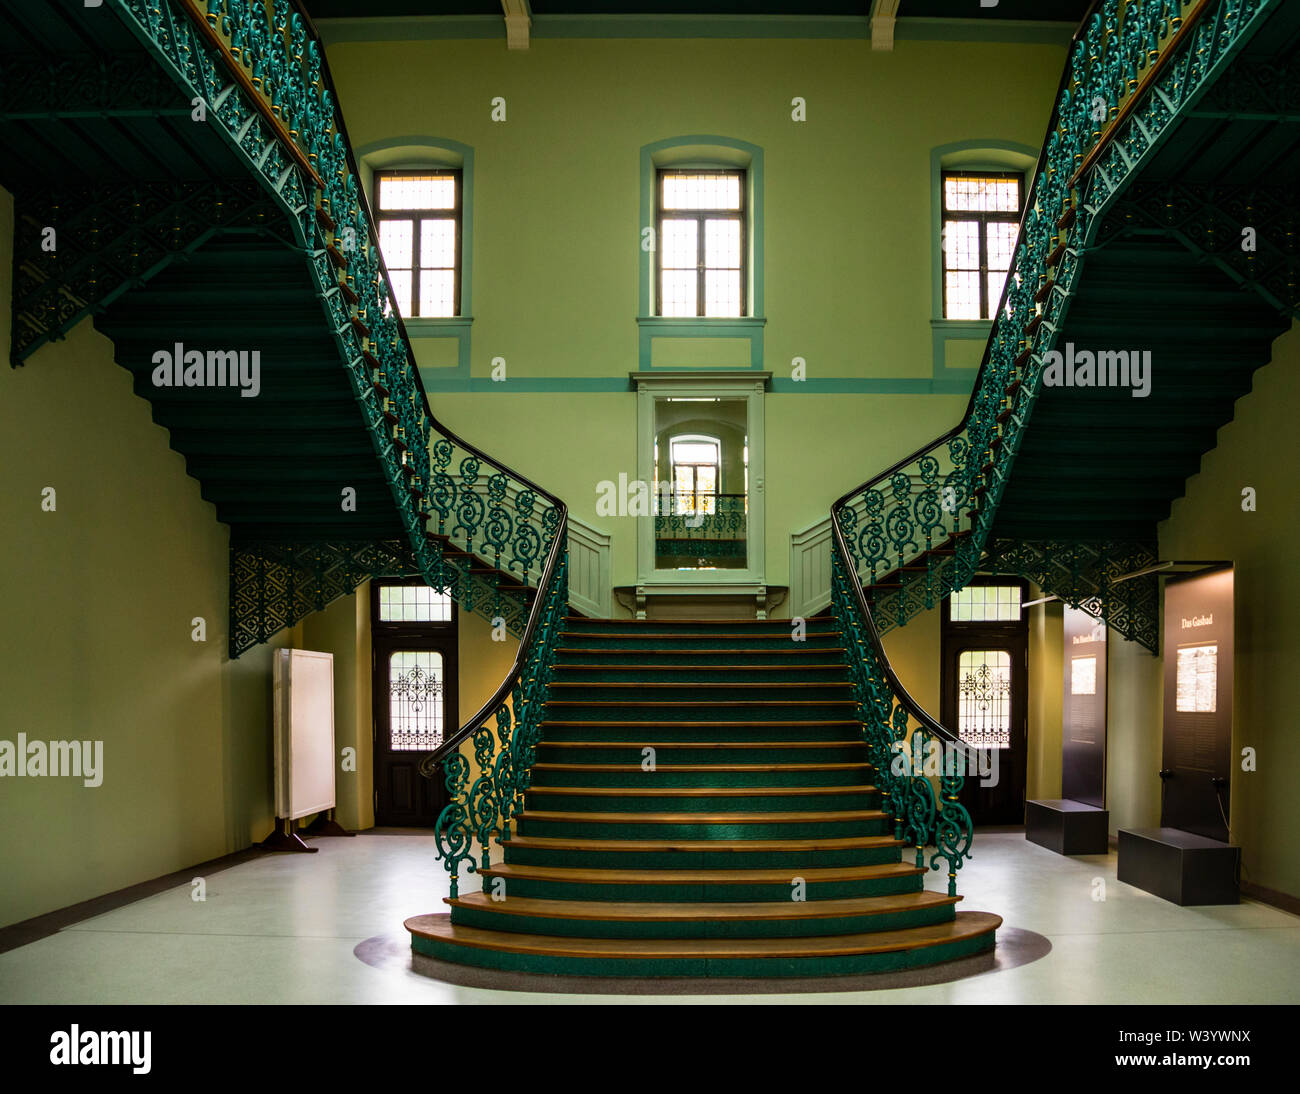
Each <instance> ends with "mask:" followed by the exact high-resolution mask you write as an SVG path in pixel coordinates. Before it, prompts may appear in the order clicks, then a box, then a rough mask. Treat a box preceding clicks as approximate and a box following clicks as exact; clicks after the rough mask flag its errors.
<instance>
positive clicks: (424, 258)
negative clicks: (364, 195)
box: [375, 170, 461, 319]
mask: <svg viewBox="0 0 1300 1094" xmlns="http://www.w3.org/2000/svg"><path fill="white" fill-rule="evenodd" d="M460 183H461V178H460V172H459V171H452V170H427V171H380V172H377V173H376V176H375V187H376V200H375V218H376V220H377V221H378V226H379V248H380V250H381V251H382V252H383V255H384V263H385V265H387V266H388V276H389V278H390V279H391V280H392V283H393V292H394V294H395V295H396V297H397V310H398V311H399V312H400V313H401V315H402V317H403V318H404V319H411V318H420V317H434V318H446V317H449V316H454V315H457V314H459V312H460V257H461V256H460V237H461V185H460Z"/></svg>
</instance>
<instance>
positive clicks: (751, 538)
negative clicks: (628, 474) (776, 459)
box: [631, 369, 772, 591]
mask: <svg viewBox="0 0 1300 1094" xmlns="http://www.w3.org/2000/svg"><path fill="white" fill-rule="evenodd" d="M631 376H632V382H633V384H634V385H635V386H636V392H637V476H638V478H639V479H640V481H641V482H644V483H646V484H647V485H648V488H649V489H651V490H653V487H654V438H655V405H656V403H657V401H658V400H659V399H665V398H711V399H736V400H743V401H744V402H745V404H746V411H745V431H746V435H747V437H748V443H749V496H748V521H747V532H746V542H745V549H746V563H747V565H746V566H745V568H744V569H743V570H741V569H735V570H660V569H658V568H657V567H656V564H655V518H654V513H653V500H652V503H651V509H652V512H651V513H650V514H649V515H647V516H642V517H638V519H637V584H638V585H639V586H645V587H654V586H661V587H662V586H683V585H685V586H701V591H704V589H705V587H707V588H708V589H719V590H722V589H725V588H726V587H727V586H731V585H738V586H754V585H761V584H763V583H764V582H765V581H766V576H765V575H766V572H767V564H766V558H765V552H766V535H765V529H766V517H765V514H764V509H765V506H764V497H765V493H766V491H765V489H764V486H765V483H764V470H763V468H764V458H765V454H764V429H763V395H764V393H765V392H766V390H767V382H768V380H770V379H771V376H772V374H771V373H770V372H761V371H758V370H756V369H747V370H723V369H718V370H717V371H712V370H687V369H683V370H680V371H678V372H667V371H665V372H661V373H647V372H634V373H632V374H631Z"/></svg>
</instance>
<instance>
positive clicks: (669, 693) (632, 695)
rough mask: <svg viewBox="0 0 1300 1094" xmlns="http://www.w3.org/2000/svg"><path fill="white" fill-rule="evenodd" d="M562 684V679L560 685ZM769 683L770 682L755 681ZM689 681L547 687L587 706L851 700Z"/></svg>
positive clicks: (830, 691)
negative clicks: (660, 684)
mask: <svg viewBox="0 0 1300 1094" xmlns="http://www.w3.org/2000/svg"><path fill="white" fill-rule="evenodd" d="M560 682H563V680H562V678H561V681H560ZM759 682H770V681H755V683H759ZM692 685H693V681H691V680H682V681H680V682H676V683H674V684H673V686H672V687H655V688H647V687H643V686H642V685H640V684H629V685H628V686H626V687H623V686H618V687H605V686H603V685H596V686H582V685H578V686H575V687H568V686H565V687H556V686H554V685H552V686H551V688H550V691H549V696H550V698H551V699H553V700H563V701H564V702H587V703H624V702H632V703H654V702H665V703H669V702H671V703H682V702H689V703H698V704H699V705H700V706H701V707H713V706H715V705H718V704H727V703H732V702H744V701H752V700H755V699H760V700H764V701H767V702H772V703H791V702H813V701H818V700H819V701H821V702H824V703H844V702H849V701H851V700H852V699H853V689H852V688H850V687H847V686H839V685H836V684H818V685H814V686H812V687H806V688H804V687H779V688H768V687H762V688H755V687H753V686H752V685H747V684H735V685H731V684H728V685H719V686H713V687H698V688H697V687H694V686H692Z"/></svg>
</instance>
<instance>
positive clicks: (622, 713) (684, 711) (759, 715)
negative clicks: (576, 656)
mask: <svg viewBox="0 0 1300 1094" xmlns="http://www.w3.org/2000/svg"><path fill="white" fill-rule="evenodd" d="M662 701H663V702H678V703H683V704H685V705H684V706H680V707H662V706H648V705H647V706H642V705H639V704H640V703H642V702H645V700H640V699H638V700H636V701H634V702H631V703H629V704H628V705H627V706H623V705H616V706H605V705H600V706H597V705H595V704H588V703H582V702H576V703H574V702H566V701H562V700H560V699H558V698H557V697H556V695H555V693H554V692H552V693H551V698H550V701H549V702H548V703H547V704H546V716H547V717H548V718H555V719H559V720H562V721H566V722H673V721H682V722H703V721H710V722H735V723H736V724H737V725H750V724H751V723H759V722H789V721H819V722H820V721H847V720H848V719H850V718H852V717H853V716H854V714H855V713H856V712H857V709H858V706H857V704H856V703H855V702H853V701H852V700H851V699H844V700H841V701H840V702H834V703H809V704H807V705H795V703H793V702H790V701H788V700H785V701H783V700H780V699H777V700H773V701H772V702H771V703H765V704H763V705H762V706H747V707H739V706H727V705H726V704H721V705H719V706H714V705H713V704H712V703H711V702H710V701H709V700H708V699H707V698H704V697H702V696H699V695H695V696H688V695H680V696H677V697H675V698H673V699H664V700H662Z"/></svg>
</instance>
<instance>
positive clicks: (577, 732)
mask: <svg viewBox="0 0 1300 1094" xmlns="http://www.w3.org/2000/svg"><path fill="white" fill-rule="evenodd" d="M711 715H712V712H706V716H705V717H703V718H692V719H691V721H697V722H703V721H716V720H717V719H713V718H712V717H711ZM560 720H561V719H560V718H559V717H558V715H552V717H551V721H549V722H543V723H542V743H543V745H544V744H545V743H546V742H547V741H627V742H628V743H629V744H632V745H635V746H636V747H637V748H638V749H640V748H643V747H645V744H644V742H647V741H684V742H688V743H689V742H695V741H744V742H745V743H747V744H748V743H750V742H760V741H797V740H799V738H800V737H806V738H807V739H808V740H809V741H843V742H844V743H845V744H858V743H861V742H862V726H861V724H860V723H857V722H854V721H851V720H845V722H844V724H842V725H819V726H805V725H792V724H790V721H786V722H751V723H748V724H746V723H743V722H736V723H734V724H729V725H703V726H690V725H679V724H676V723H673V722H664V721H659V722H655V721H650V720H647V721H646V722H645V723H644V724H641V723H640V722H639V721H638V724H636V725H631V726H616V725H609V724H607V723H606V724H602V723H600V722H597V721H591V722H587V723H584V724H581V725H557V724H556V723H557V722H558V721H560ZM564 720H565V721H567V720H568V719H564ZM631 720H633V719H629V721H631ZM796 720H797V719H796ZM837 721H838V719H837ZM640 762H641V761H640V758H639V757H638V759H637V763H640Z"/></svg>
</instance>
